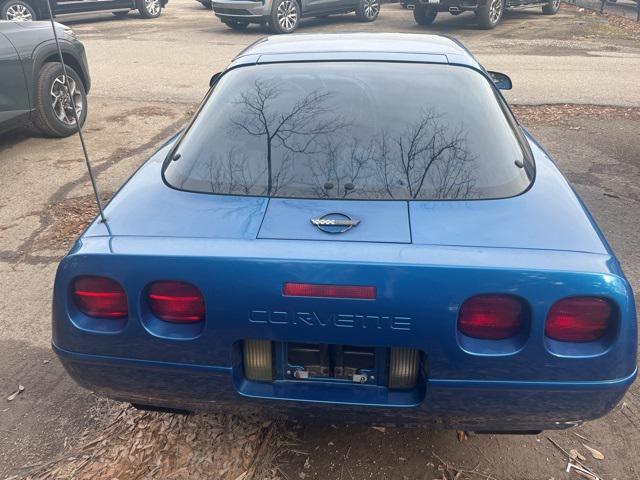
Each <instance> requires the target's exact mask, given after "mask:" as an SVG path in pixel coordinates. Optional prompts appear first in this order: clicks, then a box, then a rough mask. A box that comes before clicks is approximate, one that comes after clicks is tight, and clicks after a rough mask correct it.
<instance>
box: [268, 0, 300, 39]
mask: <svg viewBox="0 0 640 480" xmlns="http://www.w3.org/2000/svg"><path fill="white" fill-rule="evenodd" d="M299 22H300V6H299V5H298V2H296V0H274V2H273V7H272V9H271V20H270V21H269V28H270V29H271V31H272V32H273V33H291V32H293V31H294V30H295V29H296V28H297V27H298V23H299Z"/></svg>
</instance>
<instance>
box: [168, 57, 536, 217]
mask: <svg viewBox="0 0 640 480" xmlns="http://www.w3.org/2000/svg"><path fill="white" fill-rule="evenodd" d="M392 79H401V83H396V84H393V83H392V82H391V80H392ZM514 125H515V124H514V122H513V119H512V117H511V116H510V114H509V113H508V111H507V110H506V108H505V107H504V105H503V104H502V101H501V100H500V99H499V97H498V96H497V95H496V93H495V90H494V89H493V87H492V85H491V83H490V81H489V80H488V79H487V78H486V77H485V76H484V75H482V74H481V73H480V72H479V71H476V70H473V69H471V68H466V67H461V66H453V65H447V64H417V63H412V64H410V63H406V64H405V63H394V64H391V63H385V62H313V63H304V62H298V63H279V64H267V65H252V66H243V67H239V68H236V69H233V70H231V71H228V72H226V73H225V74H224V75H223V76H222V77H221V79H220V80H219V82H218V84H217V85H216V86H215V87H214V89H213V90H212V92H211V94H210V95H209V97H208V98H207V100H206V101H205V104H204V106H203V107H202V109H201V111H200V112H199V114H198V115H197V117H196V118H195V120H194V122H193V123H192V124H191V126H190V127H189V129H188V130H187V132H186V133H185V134H184V136H183V137H182V138H181V139H180V140H179V142H178V145H177V146H176V148H175V149H174V150H173V151H172V152H171V154H170V155H169V157H168V159H167V161H166V162H165V165H164V169H163V174H164V178H165V180H166V182H167V183H168V184H169V185H170V186H172V187H174V188H178V189H181V190H187V191H192V192H198V193H209V194H224V195H244V196H262V197H270V198H271V199H274V198H288V199H305V200H341V201H343V202H346V201H352V200H359V201H362V200H367V201H373V200H378V201H393V200H395V201H398V200H400V201H407V200H463V199H464V200H475V199H489V198H505V197H512V196H515V195H518V194H520V193H522V192H523V191H525V190H526V189H527V188H528V187H529V185H530V183H531V180H532V175H533V163H532V160H531V159H530V153H529V149H528V147H527V146H525V145H524V144H523V143H522V141H521V140H522V139H521V138H520V134H519V133H517V128H516V127H514ZM399 203H400V204H403V203H404V202H399ZM282 205H285V204H280V205H279V206H278V208H279V207H281V206H282ZM286 205H287V206H291V205H292V204H291V203H289V204H286ZM301 205H302V204H301ZM363 208H364V207H363ZM322 211H323V212H325V213H330V212H329V211H327V209H322ZM305 215H307V213H306V212H305ZM268 216H269V213H267V218H266V219H265V221H267V222H268V221H269V218H268ZM266 226H268V225H265V227H266ZM390 227H391V228H394V225H390Z"/></svg>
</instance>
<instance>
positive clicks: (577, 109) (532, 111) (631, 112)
mask: <svg viewBox="0 0 640 480" xmlns="http://www.w3.org/2000/svg"><path fill="white" fill-rule="evenodd" d="M511 110H513V113H514V114H515V115H516V117H517V118H518V120H520V121H521V122H522V123H525V124H527V123H540V122H544V123H561V122H563V121H566V120H570V119H575V118H595V119H612V118H619V119H625V120H640V107H610V106H602V105H573V104H550V105H511Z"/></svg>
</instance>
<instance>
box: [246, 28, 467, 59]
mask: <svg viewBox="0 0 640 480" xmlns="http://www.w3.org/2000/svg"><path fill="white" fill-rule="evenodd" d="M309 60H315V61H322V60H325V61H326V60H382V61H394V60H395V61H424V62H437V63H456V64H464V65H470V66H473V67H479V64H478V62H477V61H476V60H475V58H473V55H471V53H470V52H469V51H468V50H467V49H466V48H465V47H464V46H463V45H462V44H461V43H459V42H458V41H456V40H454V39H452V38H449V37H445V36H442V35H422V34H407V33H347V34H302V35H286V36H284V35H278V36H271V37H265V38H263V39H260V40H258V41H257V42H255V43H253V44H252V45H250V46H249V47H247V48H246V49H245V50H243V51H242V52H240V53H239V54H238V56H237V57H236V59H235V61H234V62H233V64H234V65H237V64H239V63H242V64H246V63H270V62H273V61H309Z"/></svg>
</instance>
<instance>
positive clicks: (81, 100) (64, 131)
mask: <svg viewBox="0 0 640 480" xmlns="http://www.w3.org/2000/svg"><path fill="white" fill-rule="evenodd" d="M66 70H67V75H68V76H69V87H70V88H69V89H70V90H71V92H70V93H71V97H73V102H74V103H75V107H76V113H77V115H78V120H79V121H80V125H81V126H82V125H83V124H84V120H85V119H86V118H87V94H86V93H85V90H84V84H83V83H82V80H81V79H80V77H79V76H78V74H77V73H76V71H75V70H74V69H73V68H71V67H69V66H68V65H67V66H66ZM66 92H67V88H66V84H65V78H64V72H63V70H62V65H60V64H59V63H45V64H44V66H43V67H42V68H41V69H40V72H39V73H38V80H37V83H36V89H35V99H34V100H35V107H36V109H35V115H34V119H33V123H34V124H35V126H36V128H38V130H40V131H41V132H42V133H44V134H45V135H47V136H49V137H66V136H68V135H71V134H73V133H75V132H76V130H77V128H76V119H75V115H74V114H73V107H72V106H71V105H72V104H71V100H70V99H69V95H67V93H66Z"/></svg>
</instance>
